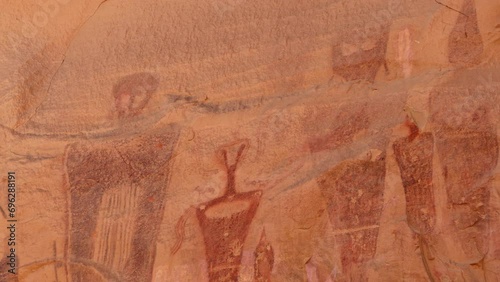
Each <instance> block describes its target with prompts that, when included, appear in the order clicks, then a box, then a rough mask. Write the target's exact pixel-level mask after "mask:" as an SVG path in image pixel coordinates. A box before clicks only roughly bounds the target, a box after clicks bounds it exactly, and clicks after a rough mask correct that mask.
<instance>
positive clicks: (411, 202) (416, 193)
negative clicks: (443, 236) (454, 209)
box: [393, 122, 436, 234]
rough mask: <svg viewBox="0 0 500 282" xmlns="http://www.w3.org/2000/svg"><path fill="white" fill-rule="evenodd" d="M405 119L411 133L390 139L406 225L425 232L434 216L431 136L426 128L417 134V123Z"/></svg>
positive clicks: (432, 224) (426, 232) (432, 225)
mask: <svg viewBox="0 0 500 282" xmlns="http://www.w3.org/2000/svg"><path fill="white" fill-rule="evenodd" d="M408 123H409V126H410V129H411V131H412V132H414V133H412V134H411V135H410V136H409V137H407V138H401V139H399V140H397V141H396V142H394V144H393V147H394V155H395V157H396V161H397V163H398V166H399V170H400V173H401V179H402V181H403V187H404V189H405V198H406V215H407V221H408V225H409V226H410V227H411V229H412V230H413V231H414V232H416V233H418V234H428V233H430V232H432V230H433V229H434V224H435V220H436V218H435V217H436V209H435V201H434V186H433V183H432V160H433V156H434V137H433V136H432V134H431V133H429V132H425V133H421V134H419V133H418V128H417V126H416V125H415V124H413V123H411V122H408Z"/></svg>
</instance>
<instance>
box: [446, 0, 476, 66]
mask: <svg viewBox="0 0 500 282" xmlns="http://www.w3.org/2000/svg"><path fill="white" fill-rule="evenodd" d="M483 49H484V48H483V39H482V36H481V33H480V31H479V27H478V23H477V14H476V7H475V5H474V1H473V0H465V1H464V3H463V7H462V11H461V12H460V14H459V16H458V18H457V21H456V23H455V26H454V27H453V30H452V31H451V34H450V36H449V38H448V59H449V61H450V63H452V64H453V65H455V66H471V65H475V64H478V63H479V62H480V59H481V55H482V53H483Z"/></svg>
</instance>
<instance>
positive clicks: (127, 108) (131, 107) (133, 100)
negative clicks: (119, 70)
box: [113, 73, 159, 118]
mask: <svg viewBox="0 0 500 282" xmlns="http://www.w3.org/2000/svg"><path fill="white" fill-rule="evenodd" d="M158 85H159V82H158V79H157V78H156V77H155V76H153V75H152V74H149V73H135V74H131V75H128V76H125V77H123V78H121V79H120V80H119V81H118V82H117V83H116V84H115V85H114V87H113V97H114V99H115V110H116V115H117V117H118V118H125V117H133V116H136V115H138V114H139V113H140V112H141V110H142V109H143V108H144V107H145V106H146V105H147V104H148V102H149V100H150V99H151V96H152V95H153V93H154V92H155V91H156V89H157V88H158Z"/></svg>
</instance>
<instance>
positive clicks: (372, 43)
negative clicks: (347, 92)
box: [333, 25, 389, 82]
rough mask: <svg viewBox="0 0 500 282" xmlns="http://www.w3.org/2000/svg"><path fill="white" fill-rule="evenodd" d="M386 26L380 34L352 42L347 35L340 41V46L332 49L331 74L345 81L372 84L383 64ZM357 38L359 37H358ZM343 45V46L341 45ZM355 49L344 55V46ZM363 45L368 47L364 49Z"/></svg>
mask: <svg viewBox="0 0 500 282" xmlns="http://www.w3.org/2000/svg"><path fill="white" fill-rule="evenodd" d="M388 31H389V29H388V26H387V25H386V26H384V27H382V28H381V30H380V31H379V33H380V34H370V35H369V36H367V38H364V39H362V40H364V41H365V42H362V41H361V40H358V41H356V40H354V38H356V37H355V36H352V34H349V35H348V36H344V37H343V38H341V39H340V41H339V42H341V43H340V44H337V45H335V46H334V47H333V72H334V73H336V74H338V75H340V76H342V77H343V78H344V79H346V80H347V81H353V80H366V81H369V82H373V81H374V80H375V77H376V75H377V72H378V70H379V69H380V67H381V66H382V65H383V64H384V63H385V54H386V50H387V42H388V40H389V32H388ZM358 37H359V36H358ZM343 44H344V45H343ZM347 45H349V46H352V47H351V48H356V50H355V51H352V53H350V54H345V52H346V51H343V50H342V48H346V47H345V46H347ZM365 45H368V46H366V47H365Z"/></svg>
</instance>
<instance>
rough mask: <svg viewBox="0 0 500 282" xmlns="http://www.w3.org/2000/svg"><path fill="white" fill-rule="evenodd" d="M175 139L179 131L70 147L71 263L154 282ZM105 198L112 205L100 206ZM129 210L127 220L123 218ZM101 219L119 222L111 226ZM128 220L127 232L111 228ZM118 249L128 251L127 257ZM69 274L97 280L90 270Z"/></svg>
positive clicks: (78, 278) (75, 278) (74, 270)
mask: <svg viewBox="0 0 500 282" xmlns="http://www.w3.org/2000/svg"><path fill="white" fill-rule="evenodd" d="M177 138H178V130H177V129H175V128H170V132H166V133H157V134H149V135H144V136H139V137H137V138H132V139H128V140H121V141H109V142H101V143H99V144H98V143H88V144H74V145H71V146H69V147H68V149H67V153H66V161H65V163H66V172H67V176H68V181H69V186H70V187H69V189H70V209H71V226H70V234H69V242H70V244H69V248H70V251H69V255H70V258H69V259H70V261H79V260H85V261H93V263H94V264H96V265H99V266H100V268H102V269H104V270H106V271H109V272H112V273H115V274H119V275H120V277H121V278H120V279H121V281H150V280H151V277H152V267H153V262H154V256H155V248H156V246H155V242H156V238H157V235H158V234H157V233H158V232H157V231H158V226H159V224H160V223H161V219H162V214H163V213H162V210H163V205H164V203H163V202H164V200H165V187H166V184H167V181H168V171H169V169H168V164H169V161H170V158H171V155H172V150H173V148H174V146H175V143H176V141H177ZM158 142H164V143H165V144H169V145H168V146H166V147H168V149H159V148H158V147H157V146H155V144H156V143H158ZM104 199H106V202H104V204H106V205H107V204H108V203H109V205H110V206H106V207H104V206H101V203H103V200H104ZM134 201H135V204H134ZM112 207H113V208H112ZM104 209H106V210H104ZM108 209H109V210H108ZM113 209H115V210H116V212H114V213H113ZM131 210H132V211H133V212H132V214H129V215H128V216H125V215H122V214H121V213H126V212H127V211H131ZM103 214H104V215H112V216H115V217H116V218H113V219H111V223H109V220H110V219H109V218H103V217H102V215H103ZM126 220H128V221H129V225H128V226H127V225H126V224H125V223H124V226H127V227H125V229H126V230H121V229H120V227H118V225H117V224H113V221H115V222H127V221H126ZM103 222H105V223H103ZM106 222H107V223H106ZM98 224H101V225H102V227H101V229H98ZM98 235H99V236H100V237H99V236H98ZM126 235H127V236H129V238H128V239H127V240H126V239H125V238H126V237H127V236H126ZM98 237H99V238H101V239H102V240H109V242H110V243H109V245H107V246H106V245H103V242H102V241H99V240H97V238H98ZM127 242H128V243H129V244H127ZM120 246H121V247H122V248H123V249H125V250H127V251H126V252H123V255H120V254H121V252H122V249H121V248H119V247H120ZM70 272H71V276H72V280H73V281H92V280H95V279H96V274H95V273H94V272H93V271H91V270H89V269H88V268H81V267H76V266H72V267H70Z"/></svg>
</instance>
